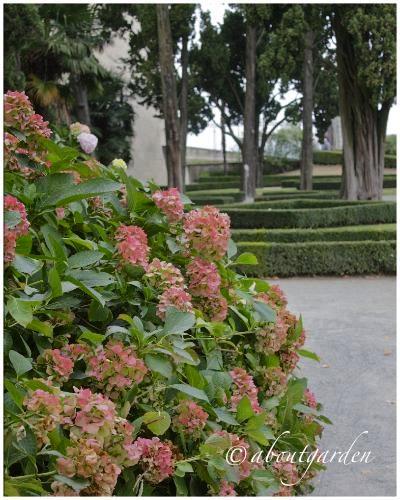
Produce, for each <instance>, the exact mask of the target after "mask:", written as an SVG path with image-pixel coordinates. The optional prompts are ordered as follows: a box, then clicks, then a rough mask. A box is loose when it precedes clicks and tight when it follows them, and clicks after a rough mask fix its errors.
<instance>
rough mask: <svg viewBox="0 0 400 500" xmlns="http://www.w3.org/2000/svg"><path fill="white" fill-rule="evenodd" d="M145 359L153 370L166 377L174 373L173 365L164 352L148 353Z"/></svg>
mask: <svg viewBox="0 0 400 500" xmlns="http://www.w3.org/2000/svg"><path fill="white" fill-rule="evenodd" d="M144 360H145V362H146V365H147V367H148V368H149V369H150V370H151V371H152V372H157V373H160V374H161V375H163V376H164V377H165V378H170V376H171V375H172V365H171V363H170V362H169V361H168V359H166V358H165V357H164V356H163V355H162V354H147V355H146V356H145V358H144Z"/></svg>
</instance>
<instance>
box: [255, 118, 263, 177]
mask: <svg viewBox="0 0 400 500" xmlns="http://www.w3.org/2000/svg"><path fill="white" fill-rule="evenodd" d="M261 142H262V134H261V141H260V115H258V114H256V186H257V187H263V186H264V178H263V174H264V149H263V148H262V147H261Z"/></svg>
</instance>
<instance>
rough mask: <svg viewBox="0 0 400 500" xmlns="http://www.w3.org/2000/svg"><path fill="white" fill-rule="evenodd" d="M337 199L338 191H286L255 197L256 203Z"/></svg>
mask: <svg viewBox="0 0 400 500" xmlns="http://www.w3.org/2000/svg"><path fill="white" fill-rule="evenodd" d="M338 197H339V193H338V191H329V190H328V189H327V190H326V191H299V190H293V191H289V192H288V191H286V192H283V193H280V192H279V191H277V192H275V193H265V194H262V195H261V196H257V198H256V201H271V200H286V199H289V200H290V199H292V198H307V199H317V200H318V199H337V198H338Z"/></svg>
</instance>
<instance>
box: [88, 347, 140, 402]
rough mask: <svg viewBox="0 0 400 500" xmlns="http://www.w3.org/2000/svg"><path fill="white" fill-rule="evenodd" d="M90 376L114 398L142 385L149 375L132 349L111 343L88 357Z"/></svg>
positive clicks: (98, 348)
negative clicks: (135, 385)
mask: <svg viewBox="0 0 400 500" xmlns="http://www.w3.org/2000/svg"><path fill="white" fill-rule="evenodd" d="M87 365H88V375H89V376H90V377H94V378H95V379H96V380H97V381H98V382H100V384H99V385H100V387H101V388H102V389H103V388H104V389H105V391H106V392H107V394H110V396H111V397H112V398H114V397H118V394H119V392H120V391H121V390H122V389H125V388H127V387H132V386H133V385H134V384H140V382H142V380H143V378H144V376H145V375H146V373H147V371H148V370H147V367H146V365H145V364H144V362H143V361H142V360H141V359H139V358H137V357H136V354H135V351H134V350H133V349H132V347H126V346H124V344H123V343H122V342H118V341H110V342H108V343H107V345H106V346H104V347H103V346H102V345H101V346H99V347H97V349H96V350H95V352H94V353H93V355H90V356H88V357H87Z"/></svg>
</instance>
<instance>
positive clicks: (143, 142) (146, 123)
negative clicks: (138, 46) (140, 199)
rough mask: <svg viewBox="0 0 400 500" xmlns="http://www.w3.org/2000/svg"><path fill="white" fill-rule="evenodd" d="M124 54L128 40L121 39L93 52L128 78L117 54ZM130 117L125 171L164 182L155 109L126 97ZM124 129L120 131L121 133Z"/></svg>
mask: <svg viewBox="0 0 400 500" xmlns="http://www.w3.org/2000/svg"><path fill="white" fill-rule="evenodd" d="M127 54H128V42H127V41H126V40H125V39H123V38H114V40H113V41H112V43H111V44H108V45H107V46H106V47H105V48H104V50H103V51H102V52H99V53H97V54H96V56H97V58H98V59H99V61H100V63H101V64H102V65H103V66H104V67H105V68H106V69H108V70H110V71H113V72H114V73H117V74H122V76H123V77H124V79H125V80H126V81H129V73H128V72H126V71H125V73H124V72H123V71H122V65H121V63H120V58H121V57H126V56H127ZM130 102H131V105H132V107H133V110H134V112H135V117H134V126H133V130H134V137H133V139H132V146H131V154H132V160H131V161H130V163H129V173H130V174H131V175H132V176H134V177H136V178H137V179H139V180H140V181H148V180H154V181H155V182H156V183H157V184H161V185H166V183H167V169H166V166H165V161H164V156H163V151H162V147H163V145H164V144H165V135H164V122H163V120H161V119H160V118H156V117H155V116H154V115H155V114H156V111H155V109H153V108H148V107H146V106H142V105H140V104H139V103H138V102H136V101H135V100H133V99H131V100H130ZM123 133H124V131H123V130H121V134H123Z"/></svg>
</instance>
